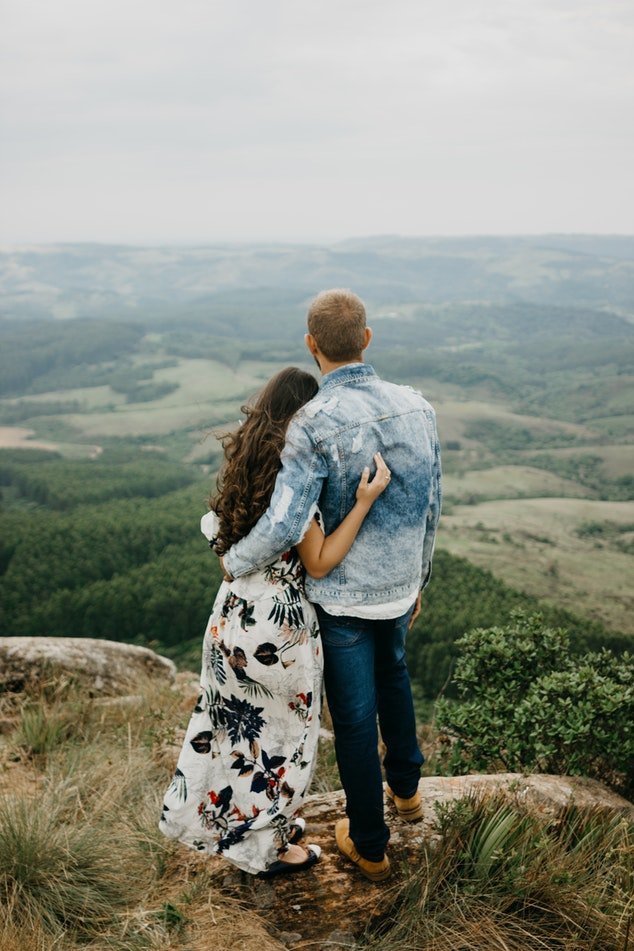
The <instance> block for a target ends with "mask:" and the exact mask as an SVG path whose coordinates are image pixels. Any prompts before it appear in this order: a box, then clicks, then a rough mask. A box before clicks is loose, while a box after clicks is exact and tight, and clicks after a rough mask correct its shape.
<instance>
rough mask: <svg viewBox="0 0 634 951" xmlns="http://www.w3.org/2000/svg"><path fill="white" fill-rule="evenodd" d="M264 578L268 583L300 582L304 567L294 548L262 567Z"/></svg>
mask: <svg viewBox="0 0 634 951" xmlns="http://www.w3.org/2000/svg"><path fill="white" fill-rule="evenodd" d="M264 578H265V580H266V581H268V583H269V584H281V585H291V584H302V583H303V580H304V568H303V566H302V563H301V561H300V560H299V555H298V554H297V552H296V551H295V549H294V548H291V549H290V551H285V552H284V554H283V555H280V557H279V559H278V560H277V562H275V563H273V564H271V565H267V566H266V568H264Z"/></svg>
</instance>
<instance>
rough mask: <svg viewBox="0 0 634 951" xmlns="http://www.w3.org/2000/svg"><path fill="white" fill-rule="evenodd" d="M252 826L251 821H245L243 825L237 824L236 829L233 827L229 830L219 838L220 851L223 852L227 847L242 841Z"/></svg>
mask: <svg viewBox="0 0 634 951" xmlns="http://www.w3.org/2000/svg"><path fill="white" fill-rule="evenodd" d="M250 827H251V821H249V822H245V823H244V824H243V825H241V826H237V827H236V828H235V829H231V830H230V831H229V832H227V834H226V835H223V837H222V838H221V839H219V840H218V852H219V853H220V854H222V853H223V852H224V851H226V849H229V848H231V846H232V845H236V844H237V843H238V842H242V840H243V839H244V836H245V833H246V832H248V831H249V828H250Z"/></svg>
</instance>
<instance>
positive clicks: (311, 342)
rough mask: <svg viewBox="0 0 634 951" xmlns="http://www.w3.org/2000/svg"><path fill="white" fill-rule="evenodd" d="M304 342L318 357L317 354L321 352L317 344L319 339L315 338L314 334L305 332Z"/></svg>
mask: <svg viewBox="0 0 634 951" xmlns="http://www.w3.org/2000/svg"><path fill="white" fill-rule="evenodd" d="M304 343H305V344H306V346H307V347H308V349H309V350H310V352H311V353H312V355H313V356H314V357H315V358H316V357H317V354H318V353H319V347H318V346H317V341H316V340H315V338H314V337H313V335H312V334H304Z"/></svg>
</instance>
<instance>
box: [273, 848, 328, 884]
mask: <svg viewBox="0 0 634 951" xmlns="http://www.w3.org/2000/svg"><path fill="white" fill-rule="evenodd" d="M306 851H307V852H308V858H307V859H306V860H305V861H304V862H282V861H280V860H278V861H277V862H273V864H272V865H269V867H268V868H267V869H266V871H264V872H258V873H257V877H258V878H274V877H275V876H276V875H292V873H293V872H305V871H306V869H308V868H312V867H313V865H316V864H317V862H318V861H319V857H320V855H321V849H320V847H319V846H318V845H312V844H311V845H308V846H307V847H306Z"/></svg>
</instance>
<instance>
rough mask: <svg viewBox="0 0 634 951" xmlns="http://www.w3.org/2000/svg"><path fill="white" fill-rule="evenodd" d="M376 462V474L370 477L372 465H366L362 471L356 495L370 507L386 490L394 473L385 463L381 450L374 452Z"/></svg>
mask: <svg viewBox="0 0 634 951" xmlns="http://www.w3.org/2000/svg"><path fill="white" fill-rule="evenodd" d="M374 462H375V464H376V472H375V473H374V476H373V477H372V479H370V467H369V466H366V467H365V469H364V470H363V472H362V473H361V481H360V482H359V486H358V488H357V495H356V498H357V502H361V503H363V504H365V505H367V506H368V507H369V506H371V505H372V503H373V502H374V501H375V500H376V499H378V497H379V496H380V495H381V493H382V492H385V490H386V489H387V487H388V485H389V484H390V479H391V478H392V473H391V472H390V470H389V469H388V467H387V465H386V464H385V462H384V460H383V456H382V455H381V453H380V452H375V453H374Z"/></svg>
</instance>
